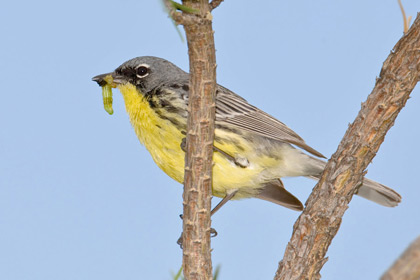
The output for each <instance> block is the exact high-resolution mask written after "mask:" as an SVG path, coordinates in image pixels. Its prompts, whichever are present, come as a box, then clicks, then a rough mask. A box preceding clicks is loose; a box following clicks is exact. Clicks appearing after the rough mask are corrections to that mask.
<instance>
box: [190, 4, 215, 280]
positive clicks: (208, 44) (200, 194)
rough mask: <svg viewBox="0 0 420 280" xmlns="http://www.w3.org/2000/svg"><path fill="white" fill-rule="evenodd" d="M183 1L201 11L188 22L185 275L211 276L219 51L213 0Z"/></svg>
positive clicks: (194, 276)
mask: <svg viewBox="0 0 420 280" xmlns="http://www.w3.org/2000/svg"><path fill="white" fill-rule="evenodd" d="M182 3H183V5H184V6H187V7H190V8H192V9H194V10H197V11H198V13H197V14H194V15H193V16H194V17H195V20H194V21H193V22H190V21H185V22H184V29H185V33H186V36H187V42H188V54H189V58H190V74H191V76H190V89H189V101H188V103H189V104H188V109H189V114H188V122H187V126H188V129H187V142H186V158H185V176H184V215H183V267H184V276H185V279H188V280H192V279H212V263H211V247H210V229H211V227H210V226H211V220H210V212H211V195H212V192H211V191H212V190H211V186H212V167H213V139H214V119H215V108H216V106H215V90H216V53H215V47H214V37H213V29H212V22H211V14H210V5H209V3H208V0H199V1H197V0H183V1H182ZM182 15H183V16H184V15H186V13H185V12H183V13H182Z"/></svg>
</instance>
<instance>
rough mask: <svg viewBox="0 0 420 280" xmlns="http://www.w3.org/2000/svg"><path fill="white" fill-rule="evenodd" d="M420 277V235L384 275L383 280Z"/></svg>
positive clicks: (409, 279)
mask: <svg viewBox="0 0 420 280" xmlns="http://www.w3.org/2000/svg"><path fill="white" fill-rule="evenodd" d="M419 279H420V236H419V237H417V239H416V240H415V241H414V242H413V243H411V244H410V246H409V247H408V248H407V249H406V250H405V252H404V253H403V254H402V255H401V256H400V257H399V258H398V260H396V261H395V263H394V264H393V265H392V266H391V267H390V268H389V269H388V271H387V272H385V274H384V275H382V277H381V280H419Z"/></svg>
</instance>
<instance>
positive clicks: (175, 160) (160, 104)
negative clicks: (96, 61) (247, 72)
mask: <svg viewBox="0 0 420 280" xmlns="http://www.w3.org/2000/svg"><path fill="white" fill-rule="evenodd" d="M189 79H190V76H189V74H188V73H186V72H185V71H183V70H182V69H180V68H178V67H177V66H175V65H174V64H172V63H171V62H169V61H167V60H164V59H162V58H158V57H152V56H143V57H137V58H133V59H131V60H129V61H127V62H125V63H123V64H122V65H121V66H119V67H118V68H117V69H116V70H115V71H114V72H111V73H107V74H102V75H98V76H95V77H94V78H93V81H95V82H97V83H98V84H99V85H100V86H102V87H108V88H109V87H110V86H111V87H117V88H118V89H119V90H120V92H121V93H122V96H123V98H124V101H125V107H126V110H127V113H128V115H129V118H130V121H131V124H132V126H133V127H134V130H135V132H136V134H137V136H138V139H139V140H140V142H141V143H142V144H143V145H144V146H145V147H146V149H147V150H148V151H149V152H150V154H151V156H152V158H153V160H154V161H155V163H156V164H157V165H158V166H159V167H160V168H161V169H162V170H163V171H164V172H165V173H166V174H167V175H169V176H170V177H171V178H173V179H174V180H176V181H178V182H179V183H182V182H183V180H184V158H185V149H184V145H185V138H186V131H187V114H188V111H187V108H188V96H189ZM109 89H110V88H109ZM108 106H109V104H108ZM111 110H112V109H111ZM304 151H306V152H308V153H309V154H312V156H311V155H309V154H307V153H305V152H304ZM315 156H316V157H320V158H323V157H324V156H323V155H322V154H321V153H319V152H318V151H316V150H315V149H313V148H311V147H310V146H308V145H307V144H306V143H305V141H304V140H303V139H302V138H301V137H300V136H299V135H298V134H296V133H295V132H294V131H293V130H291V129H290V128H289V127H287V126H286V125H285V124H284V123H282V122H280V121H278V120H277V119H276V118H274V117H272V116H271V115H269V114H267V113H266V112H264V111H262V110H260V109H258V108H257V107H255V106H253V105H251V104H249V103H248V102H247V101H246V100H245V99H244V98H242V97H240V96H239V95H237V94H235V93H234V92H232V91H230V90H228V89H227V88H225V87H223V86H221V85H217V87H216V120H215V139H214V153H213V164H214V166H213V184H212V193H213V195H214V196H217V197H221V198H223V199H222V201H221V202H220V203H219V205H218V206H217V207H216V208H215V209H214V210H213V211H212V213H214V212H215V211H216V210H217V209H219V208H220V207H221V205H223V204H224V203H226V202H227V201H228V200H230V199H242V198H251V197H255V198H259V199H263V200H267V201H270V202H273V203H277V204H279V205H282V206H284V207H287V208H290V209H293V210H302V209H303V205H302V203H301V202H300V201H299V199H297V198H296V197H295V196H294V195H293V194H291V193H290V192H289V191H287V190H286V189H285V187H284V185H283V183H282V181H281V178H283V177H295V176H306V177H309V178H312V179H319V178H320V175H321V173H322V171H323V170H324V167H325V165H326V162H325V161H323V160H321V159H318V158H316V157H315ZM357 194H358V195H359V196H362V197H364V198H367V199H369V200H371V201H374V202H376V203H379V204H381V205H384V206H389V207H392V206H396V205H397V204H398V203H399V202H400V201H401V196H400V195H399V194H398V193H397V192H395V191H394V190H392V189H390V188H388V187H386V186H384V185H382V184H380V183H377V182H375V181H372V180H369V179H366V178H365V179H364V181H363V184H362V185H361V186H360V187H359V188H358V191H357Z"/></svg>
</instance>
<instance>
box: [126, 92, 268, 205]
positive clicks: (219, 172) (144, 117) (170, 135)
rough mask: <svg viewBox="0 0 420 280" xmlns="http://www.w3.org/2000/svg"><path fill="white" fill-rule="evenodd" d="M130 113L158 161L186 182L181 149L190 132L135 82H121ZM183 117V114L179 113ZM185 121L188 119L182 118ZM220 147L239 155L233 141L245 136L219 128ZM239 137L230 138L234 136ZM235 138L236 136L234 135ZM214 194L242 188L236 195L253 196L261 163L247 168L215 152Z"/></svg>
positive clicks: (247, 150) (245, 148)
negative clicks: (160, 110) (161, 113)
mask: <svg viewBox="0 0 420 280" xmlns="http://www.w3.org/2000/svg"><path fill="white" fill-rule="evenodd" d="M118 89H119V90H120V91H121V93H122V95H123V98H124V101H125V107H126V110H127V113H128V115H129V117H130V121H131V124H132V126H133V127H134V130H135V132H136V134H137V136H138V138H139V140H140V142H141V143H142V144H143V145H144V146H145V147H146V149H147V150H148V151H149V152H150V154H151V156H152V158H153V160H154V161H155V163H156V164H157V165H158V166H159V168H161V169H162V170H163V171H164V172H165V173H166V174H168V175H169V176H170V177H171V178H173V179H174V180H176V181H178V182H180V183H182V182H183V180H184V160H185V153H184V151H183V150H182V149H181V142H182V139H183V138H185V137H186V136H185V135H184V134H183V133H182V132H181V130H180V129H179V128H177V127H176V126H175V125H174V124H173V123H171V122H170V121H169V120H165V119H162V118H161V117H160V116H159V115H158V114H157V113H156V112H155V111H154V110H153V108H151V106H150V104H149V102H148V101H147V100H146V98H145V97H144V95H143V94H141V93H139V92H138V90H137V89H136V87H135V86H134V85H132V84H124V85H119V86H118ZM179 118H181V117H179ZM180 121H183V122H185V120H180ZM216 135H217V136H218V138H219V139H225V140H227V141H221V142H217V143H216V144H217V147H218V148H219V149H221V150H223V151H225V152H226V153H229V154H231V155H234V156H235V155H237V154H238V149H237V147H236V146H235V145H234V144H232V143H234V142H235V141H236V142H238V141H240V140H241V139H240V138H239V136H238V135H235V134H233V133H229V132H225V131H218V130H216ZM229 138H231V139H233V140H235V141H233V142H232V141H229V140H230V139H229ZM234 138H235V139H234ZM240 153H242V154H245V155H246V154H248V153H252V147H250V146H247V145H242V150H241V151H240ZM213 163H214V165H213V195H215V196H219V197H223V196H225V195H226V191H228V190H229V189H237V188H242V189H241V191H239V192H238V193H237V195H236V196H235V199H238V198H242V197H250V196H253V195H254V194H255V192H256V189H257V188H258V187H259V182H257V181H259V177H258V174H260V172H261V171H262V167H261V166H259V165H258V166H256V165H253V164H252V163H251V164H250V166H248V167H246V168H243V167H239V166H237V165H236V164H235V163H233V162H231V161H229V160H228V159H227V158H226V157H225V156H223V155H222V154H220V153H217V152H215V153H214V154H213Z"/></svg>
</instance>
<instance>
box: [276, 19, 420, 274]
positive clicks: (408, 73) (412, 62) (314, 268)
mask: <svg viewBox="0 0 420 280" xmlns="http://www.w3.org/2000/svg"><path fill="white" fill-rule="evenodd" d="M419 79H420V14H419V15H418V16H417V18H416V20H415V21H414V23H413V26H412V27H411V28H410V29H409V30H408V32H407V33H406V34H405V35H404V36H403V37H402V38H401V39H400V40H399V42H398V43H397V44H396V45H395V47H394V49H393V51H392V52H391V54H390V55H389V56H388V58H387V59H386V61H385V62H384V65H383V67H382V70H381V73H380V76H379V78H377V80H376V84H375V88H374V89H373V91H372V93H371V94H370V95H369V96H368V99H367V101H366V102H364V103H363V104H362V108H361V110H360V112H359V114H358V116H357V118H356V119H355V121H354V122H353V124H351V125H350V126H349V128H348V130H347V132H346V134H345V135H344V138H343V140H342V141H341V143H340V145H339V146H338V149H337V151H336V152H335V154H334V155H333V156H332V158H331V159H330V160H329V162H328V164H327V166H326V168H325V170H324V173H323V174H322V177H321V179H320V181H319V183H318V184H317V186H316V187H315V188H314V190H313V192H312V194H311V196H310V197H309V199H308V201H307V202H306V209H305V210H304V211H303V213H302V214H301V215H300V217H299V218H298V220H297V221H296V223H295V225H294V227H293V234H292V237H291V239H290V242H289V243H288V245H287V248H286V251H285V254H284V257H283V260H282V261H281V262H280V263H279V267H278V270H277V272H276V275H275V279H319V278H320V277H321V276H320V270H321V268H322V266H323V265H324V264H325V263H326V261H327V258H325V255H326V252H327V250H328V247H329V245H330V244H331V241H332V239H333V238H334V237H335V235H336V234H337V231H338V229H339V227H340V224H341V219H342V217H343V215H344V212H345V211H346V210H347V208H348V203H349V202H350V201H351V199H352V196H353V194H354V193H355V192H356V191H357V187H358V186H359V185H360V183H361V181H362V180H363V176H364V173H365V170H366V168H367V166H368V164H369V163H370V162H371V161H372V159H373V157H374V156H375V155H376V153H377V151H378V149H379V147H380V145H381V144H382V142H383V141H384V138H385V135H386V133H387V132H388V130H389V129H390V128H391V127H392V126H393V124H394V121H395V119H396V118H397V115H398V113H399V112H400V111H401V109H402V108H403V107H404V106H405V103H406V102H407V100H408V98H409V95H410V93H411V91H412V90H413V89H414V87H415V85H416V84H417V82H418V81H419Z"/></svg>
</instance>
